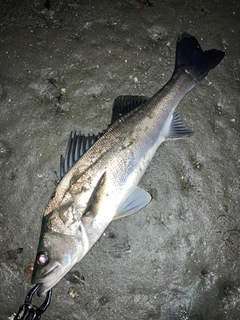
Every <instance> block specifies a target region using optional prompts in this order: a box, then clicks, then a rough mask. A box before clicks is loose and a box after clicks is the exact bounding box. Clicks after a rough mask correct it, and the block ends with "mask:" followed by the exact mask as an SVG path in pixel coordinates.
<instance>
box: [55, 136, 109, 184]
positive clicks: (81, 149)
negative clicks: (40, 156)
mask: <svg viewBox="0 0 240 320" xmlns="http://www.w3.org/2000/svg"><path fill="white" fill-rule="evenodd" d="M105 132H106V130H104V131H103V132H99V133H98V134H97V135H88V136H85V135H81V134H76V132H74V134H73V133H72V132H71V133H70V136H69V139H68V144H67V149H66V154H65V157H63V156H62V155H61V157H60V172H56V175H57V182H59V181H60V180H61V179H62V177H63V176H64V175H65V173H66V172H67V171H68V170H69V169H70V168H71V167H72V166H73V165H74V163H75V162H77V161H78V160H79V159H80V158H81V156H82V155H84V153H85V152H87V151H88V149H89V148H90V147H91V146H92V145H93V144H94V143H95V142H96V141H97V140H98V139H99V138H101V137H102V135H104V133H105Z"/></svg>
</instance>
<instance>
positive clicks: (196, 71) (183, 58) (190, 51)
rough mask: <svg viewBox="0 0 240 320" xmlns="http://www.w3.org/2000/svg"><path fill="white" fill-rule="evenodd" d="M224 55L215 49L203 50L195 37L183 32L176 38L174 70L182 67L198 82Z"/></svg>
mask: <svg viewBox="0 0 240 320" xmlns="http://www.w3.org/2000/svg"><path fill="white" fill-rule="evenodd" d="M224 55H225V53H224V52H222V51H220V50H215V49H212V50H207V51H203V50H202V49H201V47H200V45H199V43H198V41H197V39H196V38H194V37H193V36H191V35H190V34H188V33H183V34H182V35H180V36H179V38H178V40H177V47H176V61H175V70H174V72H176V71H177V69H179V68H182V69H184V70H185V71H186V72H187V73H190V74H191V75H192V76H193V78H194V79H195V80H196V81H197V82H200V81H201V80H202V79H203V78H204V77H206V75H207V74H208V72H209V71H210V70H211V69H214V68H215V67H216V66H217V65H218V64H219V63H220V62H221V61H222V59H223V57H224Z"/></svg>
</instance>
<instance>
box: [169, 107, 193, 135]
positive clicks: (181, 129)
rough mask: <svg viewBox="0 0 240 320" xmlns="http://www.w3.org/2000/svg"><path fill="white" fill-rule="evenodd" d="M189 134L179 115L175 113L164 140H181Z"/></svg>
mask: <svg viewBox="0 0 240 320" xmlns="http://www.w3.org/2000/svg"><path fill="white" fill-rule="evenodd" d="M190 134H191V133H190V131H189V130H188V129H187V128H186V126H185V124H184V123H183V121H182V119H181V118H180V116H179V114H178V113H177V112H176V111H175V112H174V113H173V118H172V122H171V125H170V128H169V131H168V135H167V136H166V139H183V138H187V137H189V136H190Z"/></svg>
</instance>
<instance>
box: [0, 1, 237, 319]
mask: <svg viewBox="0 0 240 320" xmlns="http://www.w3.org/2000/svg"><path fill="white" fill-rule="evenodd" d="M152 3H153V5H152V6H147V5H144V4H143V5H140V4H139V3H138V2H137V1H135V0H125V1H110V0H108V1H107V0H104V1H86V0H85V1H84V0H76V1H75V0H71V1H57V0H56V1H51V0H50V1H46V2H45V1H42V2H41V1H40V0H39V1H36V0H33V1H30V0H29V1H26V0H25V1H13V0H12V1H10V0H9V1H4V3H3V2H2V3H1V10H0V44H1V45H0V102H1V106H0V179H1V183H0V228H1V229H0V241H1V256H0V268H1V273H0V283H1V292H0V310H1V311H0V313H1V314H0V319H8V317H10V316H11V315H12V314H13V313H14V312H15V311H17V310H18V308H19V306H20V305H21V304H22V303H23V300H24V298H25V296H26V293H27V292H28V291H29V289H30V288H31V287H32V286H31V284H30V280H29V279H28V277H27V267H28V265H30V264H31V263H32V262H33V261H34V259H35V254H36V248H37V243H38V238H39V232H40V225H41V219H42V213H43V211H44V208H45V206H46V204H47V201H48V200H49V198H50V196H51V194H52V192H53V190H54V187H55V185H54V183H55V178H56V177H55V173H54V171H55V170H58V168H59V156H60V154H61V153H64V152H65V148H66V144H67V140H68V136H69V133H70V131H71V130H77V131H81V132H83V133H97V132H99V131H102V129H104V128H106V126H107V124H108V123H109V120H110V114H111V107H112V102H113V100H114V98H115V97H116V96H118V95H123V94H136V95H148V96H149V95H152V94H153V93H155V92H156V91H157V90H158V89H159V88H161V87H162V86H163V85H164V84H165V83H166V81H167V80H168V79H169V78H170V76H171V74H172V71H173V68H174V59H175V43H176V39H177V36H178V34H179V33H181V32H183V31H187V32H189V33H191V34H193V35H194V36H196V37H197V39H198V40H199V41H200V43H201V45H202V47H203V49H211V48H216V49H220V50H224V51H225V52H226V57H225V59H224V60H223V62H222V63H221V64H220V65H219V66H218V67H217V68H216V69H215V70H214V71H213V72H212V73H211V74H209V75H208V77H207V78H206V80H204V81H203V82H202V83H201V84H200V85H199V86H198V87H197V88H195V89H194V90H193V91H192V92H191V93H189V94H188V95H187V96H186V97H185V98H184V99H183V101H182V102H181V104H180V105H179V108H178V112H179V113H180V114H181V117H182V118H183V119H184V121H185V123H186V124H187V125H188V127H189V128H190V129H191V130H192V132H193V134H192V136H191V137H190V138H189V139H187V140H179V141H168V142H166V143H164V144H162V146H161V147H160V148H159V150H158V152H157V153H156V155H155V157H154V159H153V161H152V163H151V165H150V166H149V168H148V170H147V172H146V174H145V175H144V177H143V179H142V181H141V187H142V188H144V189H146V190H147V191H149V192H151V194H152V195H153V200H152V202H151V203H150V204H149V205H148V206H147V207H146V208H144V209H143V210H141V212H139V213H138V214H135V215H132V216H130V217H128V218H124V219H121V220H118V221H116V222H113V223H112V224H111V225H110V227H109V228H108V229H107V230H106V232H105V234H104V236H103V237H102V238H101V239H100V241H99V242H98V243H97V244H96V245H95V246H94V248H93V249H92V250H91V251H90V252H89V254H88V255H87V256H86V257H85V258H84V259H83V260H82V261H81V262H80V263H78V264H77V265H76V266H75V267H74V268H73V269H72V271H71V272H70V273H69V274H68V275H67V276H66V277H65V278H63V279H62V280H61V282H60V283H59V284H58V285H56V287H55V288H54V291H53V298H52V303H51V305H50V307H49V308H48V310H47V311H46V313H45V314H44V315H43V317H42V319H58V320H60V319H61V320H62V319H90V320H95V319H104V320H107V319H111V320H112V319H131V320H135V319H136V320H137V319H138V320H139V319H144V320H145V319H146V320H147V319H160V320H170V319H179V320H180V319H181V320H183V319H185V320H190V319H191V320H192V319H194V320H200V319H204V320H224V319H227V320H231V319H234V320H236V319H240V273H239V263H240V259H239V255H240V249H239V248H240V232H239V230H240V218H239V178H240V177H239V176H240V174H239V166H240V158H239V145H240V143H239V132H240V122H239V104H240V98H239V67H240V60H239V52H240V41H239V34H240V22H239V21H240V15H239V13H240V10H239V3H238V2H237V1H233V0H232V1H230V2H229V1H212V2H211V1H207V0H203V1H189V0H188V1H171V0H170V1H169V0H168V1H157V0H152ZM19 248H23V250H21V249H19ZM83 279H84V281H83ZM42 301H43V300H42V298H36V299H35V304H38V305H39V304H41V303H42Z"/></svg>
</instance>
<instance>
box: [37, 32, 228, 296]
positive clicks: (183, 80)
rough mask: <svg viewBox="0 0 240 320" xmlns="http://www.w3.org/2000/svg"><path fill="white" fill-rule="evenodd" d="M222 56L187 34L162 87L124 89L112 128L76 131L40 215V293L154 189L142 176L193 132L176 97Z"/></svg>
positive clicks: (179, 43)
mask: <svg viewBox="0 0 240 320" xmlns="http://www.w3.org/2000/svg"><path fill="white" fill-rule="evenodd" d="M223 57H224V52H222V51H219V50H215V49H212V50H208V51H204V52H203V51H202V49H201V47H200V45H199V43H198V41H197V40H196V39H195V38H194V37H193V36H191V35H189V34H187V33H184V34H182V35H181V36H180V37H179V38H178V40H177V46H176V61H175V70H174V72H173V75H172V77H171V79H170V80H169V81H168V82H167V84H166V85H165V86H164V87H163V88H162V89H161V90H159V91H158V92H157V93H156V94H155V95H153V96H152V97H151V98H148V97H143V96H120V97H118V98H116V99H115V101H114V105H113V111H112V120H111V125H110V126H109V127H108V128H107V130H105V131H103V132H102V133H99V134H98V135H96V136H95V135H93V136H84V135H76V134H74V135H72V134H71V135H70V138H69V142H68V147H67V151H66V157H65V158H64V157H61V160H60V173H59V174H58V179H59V183H58V185H57V186H56V189H55V192H54V194H53V196H52V197H51V199H50V200H49V203H48V205H47V207H46V210H45V212H44V215H43V219H42V229H41V234H40V239H39V245H38V250H37V255H36V260H35V265H34V269H33V274H32V283H33V284H36V283H41V286H40V288H39V290H38V295H42V294H45V293H46V292H47V291H48V290H50V289H51V288H52V287H53V286H54V285H55V284H56V283H57V282H58V281H59V280H60V279H61V278H62V277H63V276H64V275H65V274H66V273H67V272H68V271H69V270H70V269H71V268H72V267H73V266H74V265H75V264H76V263H77V262H78V261H80V260H81V259H82V258H83V257H84V256H85V255H86V254H87V253H88V251H89V250H90V249H91V247H92V246H93V245H94V244H95V243H96V241H97V240H98V239H99V238H100V237H101V235H102V234H103V232H104V231H105V229H106V228H107V227H108V225H109V224H110V223H111V222H112V221H113V220H114V219H117V218H120V217H123V216H127V215H129V214H132V213H135V212H137V211H139V210H140V209H141V208H143V207H144V206H146V205H147V204H148V203H149V201H150V200H151V196H150V194H149V193H148V192H146V191H145V190H143V189H141V188H140V187H138V183H139V181H140V179H141V178H142V176H143V174H144V173H145V171H146V169H147V167H148V165H149V163H150V161H151V159H152V157H153V156H154V154H155V152H156V150H157V149H158V147H159V146H160V144H161V143H162V142H163V141H165V140H167V139H180V138H185V137H187V136H189V131H188V129H187V128H186V127H185V125H184V124H183V122H182V120H181V119H180V117H179V115H178V114H177V113H176V112H175V109H176V107H177V105H178V103H179V102H180V101H181V99H182V98H183V97H184V96H185V94H186V93H187V92H188V91H190V90H191V89H192V88H193V87H195V86H196V85H197V84H198V83H199V82H200V81H201V80H202V79H203V78H204V77H205V76H206V75H207V74H208V72H209V71H210V70H211V69H213V68H215V67H216V66H217V65H218V64H219V63H220V62H221V60H222V59H223Z"/></svg>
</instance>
